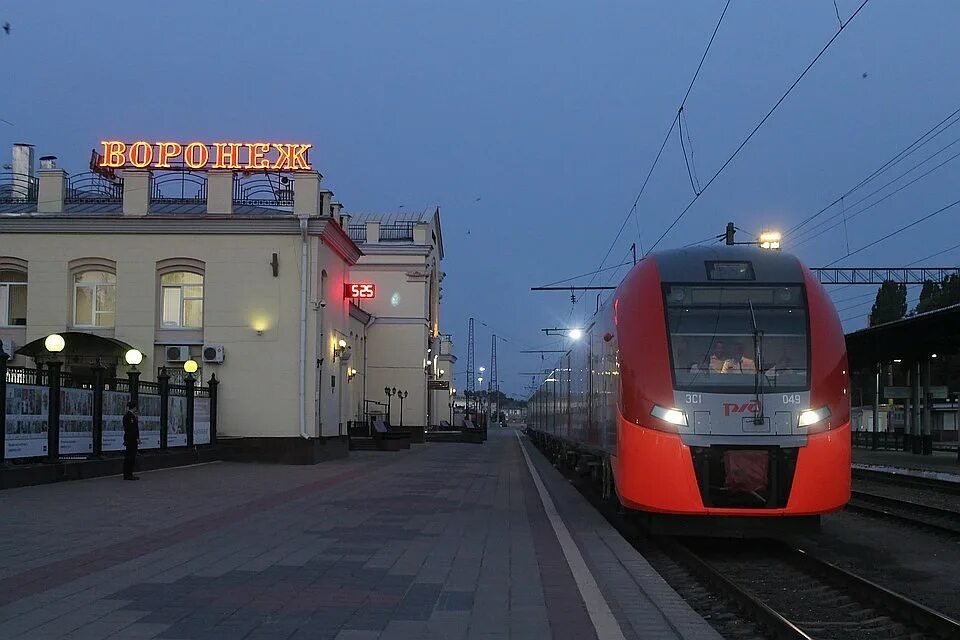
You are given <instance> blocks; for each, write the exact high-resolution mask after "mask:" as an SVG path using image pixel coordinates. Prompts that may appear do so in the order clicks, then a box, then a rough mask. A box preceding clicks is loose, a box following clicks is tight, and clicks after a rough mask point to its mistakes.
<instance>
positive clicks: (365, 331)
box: [362, 314, 960, 455]
mask: <svg viewBox="0 0 960 640" xmlns="http://www.w3.org/2000/svg"><path fill="white" fill-rule="evenodd" d="M376 321H377V317H376V316H375V315H372V314H371V315H370V319H369V320H367V324H365V325H364V327H363V391H362V393H363V398H362V400H363V411H364V416H363V419H364V420H368V419H369V416H368V415H366V413H367V341H368V340H369V339H370V327H372V326H373V323H374V322H376ZM958 428H960V427H958ZM958 455H960V454H958Z"/></svg>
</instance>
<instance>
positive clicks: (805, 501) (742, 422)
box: [614, 247, 850, 533]
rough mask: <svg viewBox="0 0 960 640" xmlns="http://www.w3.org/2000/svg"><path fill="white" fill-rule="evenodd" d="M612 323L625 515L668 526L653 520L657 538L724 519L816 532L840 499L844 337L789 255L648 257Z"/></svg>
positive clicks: (846, 474)
mask: <svg viewBox="0 0 960 640" xmlns="http://www.w3.org/2000/svg"><path fill="white" fill-rule="evenodd" d="M614 315H615V319H614V321H615V324H616V333H617V337H618V343H619V344H618V347H619V358H620V371H621V384H622V390H621V394H622V395H621V402H620V407H619V408H620V424H619V436H620V437H619V442H618V447H617V460H616V461H615V471H616V476H617V485H618V486H617V488H618V493H619V494H620V497H621V500H622V501H623V502H624V503H625V504H626V505H627V506H629V507H631V508H634V509H638V510H641V511H645V512H648V513H650V514H657V513H660V514H675V516H679V517H673V518H659V519H656V520H657V521H658V522H660V524H661V526H660V527H659V528H660V529H661V530H665V531H666V530H670V529H671V528H677V527H678V526H679V528H680V530H682V531H686V532H692V529H691V527H693V526H694V525H696V524H707V525H708V526H707V531H706V532H707V533H711V532H715V529H716V526H717V525H720V524H721V523H725V524H728V525H731V533H735V532H736V531H737V530H738V524H745V523H747V524H748V526H750V527H752V526H755V525H757V524H759V523H760V522H761V521H758V520H756V518H757V517H764V516H766V517H767V518H768V520H767V522H773V520H774V519H773V518H770V516H777V517H778V518H777V520H779V522H777V523H776V524H778V525H782V524H787V523H789V524H790V525H793V526H792V527H791V528H792V529H798V528H802V527H803V525H813V526H815V525H816V524H818V523H819V514H822V513H827V512H830V511H834V510H836V509H839V508H840V507H842V506H843V505H844V504H845V503H846V502H847V500H848V499H849V497H850V403H849V396H848V375H847V358H846V348H845V344H844V336H843V330H842V328H841V325H840V322H839V319H838V317H837V314H836V311H835V310H834V307H833V304H832V302H831V301H830V299H829V298H828V296H827V294H826V292H825V291H824V290H823V288H822V286H821V285H820V283H819V282H818V281H817V280H816V279H815V278H814V277H813V275H812V274H811V272H810V271H809V270H808V269H806V268H805V267H803V265H802V264H801V263H800V262H799V261H798V260H797V259H796V258H795V257H793V256H790V255H786V254H782V253H780V252H778V251H767V250H762V249H758V248H741V247H722V248H695V249H690V250H676V251H668V252H663V253H660V254H656V255H654V256H653V257H652V258H650V259H647V260H644V261H643V262H642V263H641V264H640V265H638V266H637V268H635V270H634V272H633V273H631V274H630V275H629V276H628V277H627V279H626V280H625V281H624V283H623V284H622V285H621V287H620V288H619V291H618V294H617V296H616V304H615V311H614ZM704 515H706V516H724V517H723V518H708V519H704V518H702V517H699V516H704ZM691 516H694V517H691ZM784 516H796V518H790V519H787V518H784Z"/></svg>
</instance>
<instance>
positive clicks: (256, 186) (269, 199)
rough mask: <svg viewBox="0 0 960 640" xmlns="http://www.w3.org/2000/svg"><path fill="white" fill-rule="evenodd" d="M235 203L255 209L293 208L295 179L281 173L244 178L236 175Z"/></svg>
mask: <svg viewBox="0 0 960 640" xmlns="http://www.w3.org/2000/svg"><path fill="white" fill-rule="evenodd" d="M233 203H234V204H239V205H249V206H255V207H292V206H293V178H291V177H289V176H285V175H282V174H279V173H277V174H274V173H260V174H255V175H254V176H252V177H249V178H244V177H243V176H242V175H241V174H239V173H236V174H234V180H233Z"/></svg>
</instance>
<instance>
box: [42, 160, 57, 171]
mask: <svg viewBox="0 0 960 640" xmlns="http://www.w3.org/2000/svg"><path fill="white" fill-rule="evenodd" d="M56 168H57V156H43V157H41V158H40V169H41V171H42V170H46V169H56Z"/></svg>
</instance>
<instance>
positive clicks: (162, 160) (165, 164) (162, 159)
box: [153, 142, 183, 169]
mask: <svg viewBox="0 0 960 640" xmlns="http://www.w3.org/2000/svg"><path fill="white" fill-rule="evenodd" d="M157 149H158V150H159V152H158V153H157V164H155V165H153V166H155V167H157V168H158V169H168V168H169V167H170V158H176V157H177V156H178V155H180V154H181V153H182V152H183V145H181V144H180V143H179V142H158V143H157Z"/></svg>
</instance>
